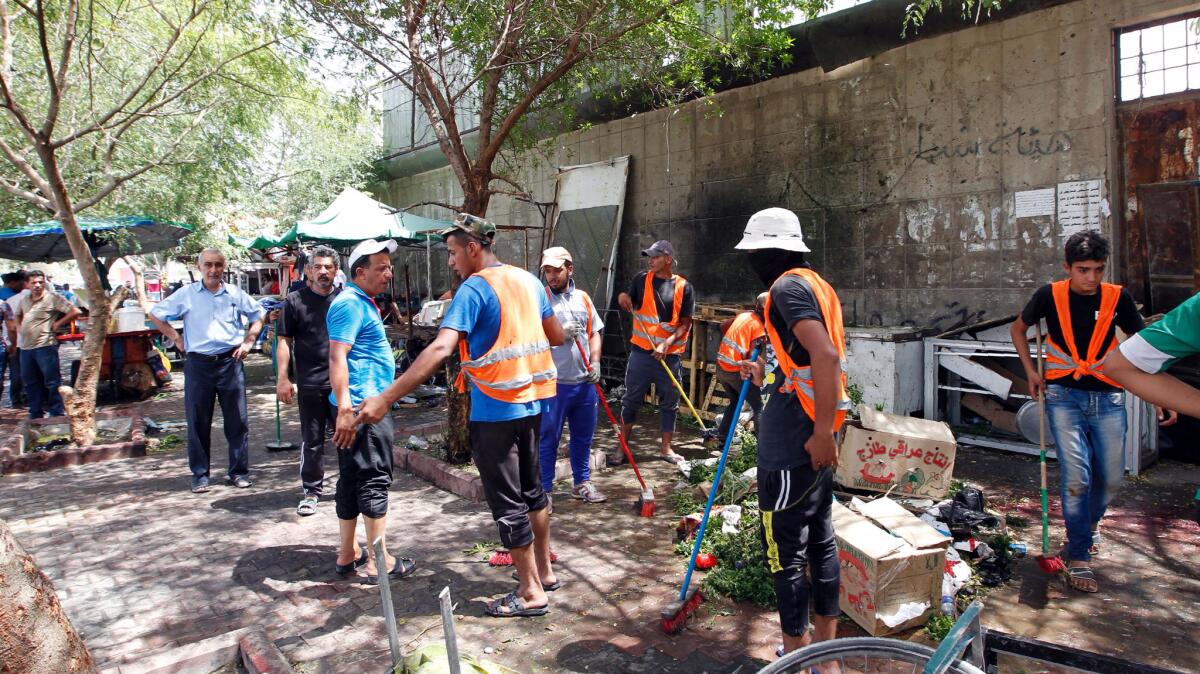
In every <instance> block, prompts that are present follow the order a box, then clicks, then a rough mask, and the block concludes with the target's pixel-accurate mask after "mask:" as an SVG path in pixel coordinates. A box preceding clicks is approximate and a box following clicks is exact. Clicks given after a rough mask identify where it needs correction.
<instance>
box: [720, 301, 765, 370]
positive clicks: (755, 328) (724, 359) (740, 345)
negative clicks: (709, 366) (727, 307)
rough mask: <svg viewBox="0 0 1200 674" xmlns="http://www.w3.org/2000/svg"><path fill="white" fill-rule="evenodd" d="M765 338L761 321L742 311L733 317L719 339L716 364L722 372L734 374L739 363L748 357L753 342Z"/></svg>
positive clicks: (748, 312) (751, 313) (753, 314)
mask: <svg viewBox="0 0 1200 674" xmlns="http://www.w3.org/2000/svg"><path fill="white" fill-rule="evenodd" d="M764 336H766V333H765V331H764V330H763V324H762V321H761V320H759V318H758V315H757V314H755V313H754V312H753V311H743V312H742V313H740V314H738V315H737V316H735V317H734V319H733V322H732V323H730V324H729V330H727V331H726V332H725V336H724V337H722V338H721V347H720V349H718V350H717V363H718V364H719V365H720V367H721V369H722V370H725V371H727V372H736V371H737V370H738V368H739V367H740V365H739V363H740V362H741V361H743V360H746V359H747V358H749V357H750V349H751V348H752V347H753V345H754V342H755V341H757V340H759V339H762V338H763V337H764Z"/></svg>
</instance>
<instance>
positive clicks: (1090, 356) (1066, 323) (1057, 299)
mask: <svg viewBox="0 0 1200 674" xmlns="http://www.w3.org/2000/svg"><path fill="white" fill-rule="evenodd" d="M1070 284H1071V282H1070V281H1056V282H1055V283H1053V284H1051V286H1050V290H1051V296H1052V297H1053V298H1054V312H1055V315H1056V316H1057V317H1058V325H1059V328H1060V329H1061V330H1062V338H1063V341H1065V342H1066V343H1067V347H1068V348H1067V349H1063V348H1062V347H1061V346H1059V345H1058V344H1056V343H1055V342H1054V340H1053V339H1050V338H1047V339H1046V364H1045V368H1046V379H1048V380H1051V381H1053V380H1055V379H1063V378H1065V377H1067V376H1071V377H1073V378H1074V379H1075V380H1076V381H1078V380H1079V379H1081V378H1083V377H1095V378H1096V379H1099V380H1100V381H1102V382H1104V383H1105V384H1108V385H1109V386H1115V387H1117V388H1121V385H1120V384H1118V383H1117V382H1116V381H1113V380H1112V379H1109V378H1108V377H1106V376H1104V375H1103V374H1101V373H1100V372H1099V369H1100V364H1101V363H1103V362H1104V359H1105V358H1107V357H1108V354H1109V353H1110V352H1112V350H1113V349H1115V348H1117V338H1116V335H1114V336H1113V338H1112V339H1111V340H1109V342H1108V344H1107V345H1105V344H1104V338H1105V337H1106V336H1107V335H1108V330H1109V328H1111V327H1112V323H1113V319H1114V318H1116V314H1117V302H1118V300H1120V298H1121V286H1119V285H1114V284H1112V283H1101V284H1100V311H1099V312H1098V313H1099V317H1098V318H1097V320H1096V326H1095V327H1094V328H1093V329H1092V336H1091V338H1090V339H1089V340H1088V348H1087V356H1086V357H1085V358H1080V357H1079V352H1078V349H1077V348H1076V346H1075V327H1074V326H1073V325H1072V324H1071V292H1070ZM1101 349H1103V353H1101Z"/></svg>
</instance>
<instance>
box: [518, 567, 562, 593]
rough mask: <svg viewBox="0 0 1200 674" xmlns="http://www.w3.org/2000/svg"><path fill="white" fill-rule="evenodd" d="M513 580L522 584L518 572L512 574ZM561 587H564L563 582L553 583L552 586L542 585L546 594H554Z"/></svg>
mask: <svg viewBox="0 0 1200 674" xmlns="http://www.w3.org/2000/svg"><path fill="white" fill-rule="evenodd" d="M512 578H513V580H515V581H518V582H520V580H521V576H520V575H518V574H517V572H516V571H513V572H512ZM560 587H562V581H561V580H556V581H554V582H553V583H551V584H550V585H547V584H545V583H542V589H543V590H545V591H546V592H553V591H555V590H557V589H558V588H560Z"/></svg>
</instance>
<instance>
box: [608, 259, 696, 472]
mask: <svg viewBox="0 0 1200 674" xmlns="http://www.w3.org/2000/svg"><path fill="white" fill-rule="evenodd" d="M642 255H643V256H644V257H645V258H646V261H647V267H648V269H647V271H644V272H642V273H640V274H638V275H637V276H635V277H633V283H631V284H630V286H629V292H624V293H621V294H620V295H619V296H618V297H617V304H618V305H620V307H621V308H622V309H623V310H625V311H628V312H630V313H631V314H632V315H633V335H632V336H631V337H630V338H629V343H630V345H631V346H632V347H633V348H632V349H631V350H630V353H629V361H628V362H627V363H626V365H625V395H624V396H623V397H622V398H621V432H622V433H623V434H624V435H625V437H626V438H628V437H630V436H629V434H630V432H631V431H632V430H633V422H634V420H635V419H637V412H638V408H639V407H641V405H642V399H643V398H645V397H646V392H647V391H649V390H650V385H651V384H653V385H654V388H655V390H656V391H657V392H658V401H659V402H658V426H659V430H660V431H661V432H662V446H661V447H660V449H659V453H658V456H659V458H660V459H664V460H666V461H671V462H676V461H679V460H680V459H681V458H682V457H681V456H679V455H678V454H676V453H675V452H674V451H672V450H671V438H672V437H673V436H674V435H675V416H676V414H678V412H679V391H678V390H676V389H675V384H674V383H672V382H671V378H670V377H669V376H667V373H666V371H665V370H664V369H663V366H662V364H661V363H659V362H656V361H661V362H662V363H666V364H667V367H669V368H671V372H673V373H674V374H675V379H676V381H680V380H682V378H683V369H682V368H681V367H680V359H681V358H682V356H683V353H684V351H685V350H686V349H687V341H688V335H689V333H690V332H691V330H692V311H693V310H694V309H695V297H694V292H693V290H692V284H691V283H688V282H687V279H685V278H683V277H682V276H680V275H678V274H676V273H674V272H673V268H674V265H675V248H674V247H672V246H671V242H670V241H655V242H654V244H653V245H652V246H650V247H649V248H647V249H645V250H643V251H642ZM624 462H625V457H623V456H618V457H617V458H614V459H610V461H609V465H620V464H622V463H624Z"/></svg>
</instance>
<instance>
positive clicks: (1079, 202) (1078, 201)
mask: <svg viewBox="0 0 1200 674" xmlns="http://www.w3.org/2000/svg"><path fill="white" fill-rule="evenodd" d="M1103 203H1104V200H1103V198H1101V196H1100V181H1099V180H1075V181H1071V182H1064V183H1059V184H1058V229H1059V233H1060V234H1061V235H1062V236H1064V237H1067V236H1070V235H1072V234H1074V233H1075V232H1081V231H1083V230H1085V229H1100V216H1101V214H1102V211H1103Z"/></svg>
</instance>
